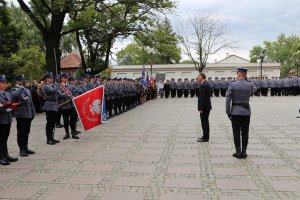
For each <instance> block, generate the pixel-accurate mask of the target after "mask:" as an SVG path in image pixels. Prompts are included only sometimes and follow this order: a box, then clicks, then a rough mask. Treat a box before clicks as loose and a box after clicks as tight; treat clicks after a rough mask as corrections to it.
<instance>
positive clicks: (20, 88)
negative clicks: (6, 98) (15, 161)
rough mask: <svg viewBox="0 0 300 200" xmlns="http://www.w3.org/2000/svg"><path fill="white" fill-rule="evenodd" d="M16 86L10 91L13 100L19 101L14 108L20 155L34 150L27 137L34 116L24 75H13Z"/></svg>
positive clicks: (26, 154)
mask: <svg viewBox="0 0 300 200" xmlns="http://www.w3.org/2000/svg"><path fill="white" fill-rule="evenodd" d="M15 81H16V87H14V88H13V89H12V91H11V94H12V98H13V101H14V102H15V103H19V106H18V107H17V108H16V110H15V117H16V119H17V141H18V146H19V149H20V156H28V155H29V154H34V153H35V152H34V151H32V150H30V149H29V148H28V138H29V133H30V127H31V122H32V120H33V118H34V116H35V108H34V105H33V100H32V95H31V91H30V90H29V89H28V88H26V87H24V82H23V81H24V75H23V74H22V75H19V76H16V77H15Z"/></svg>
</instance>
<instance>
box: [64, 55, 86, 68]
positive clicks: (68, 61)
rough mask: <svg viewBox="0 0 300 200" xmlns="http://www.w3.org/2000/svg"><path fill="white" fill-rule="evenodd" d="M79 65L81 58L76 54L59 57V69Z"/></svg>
mask: <svg viewBox="0 0 300 200" xmlns="http://www.w3.org/2000/svg"><path fill="white" fill-rule="evenodd" d="M80 65H81V58H80V56H79V55H78V54H75V53H71V54H69V55H67V56H66V57H64V58H63V59H61V61H60V68H61V69H72V68H78V67H80Z"/></svg>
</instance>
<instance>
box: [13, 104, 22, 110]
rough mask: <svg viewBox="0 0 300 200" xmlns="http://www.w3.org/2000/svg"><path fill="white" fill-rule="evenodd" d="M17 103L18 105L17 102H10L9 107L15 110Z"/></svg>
mask: <svg viewBox="0 0 300 200" xmlns="http://www.w3.org/2000/svg"><path fill="white" fill-rule="evenodd" d="M18 105H20V104H19V103H12V104H11V109H13V110H15V109H16V108H17V106H18Z"/></svg>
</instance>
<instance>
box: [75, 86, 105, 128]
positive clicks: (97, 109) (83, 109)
mask: <svg viewBox="0 0 300 200" xmlns="http://www.w3.org/2000/svg"><path fill="white" fill-rule="evenodd" d="M73 103H74V105H75V108H76V111H77V114H78V116H79V119H80V121H81V124H82V127H83V129H84V130H85V131H87V130H90V129H92V128H94V127H97V126H99V125H100V124H102V122H103V112H102V110H103V105H104V86H99V87H97V88H95V89H92V90H90V91H88V92H86V93H84V94H82V95H80V96H77V97H75V98H73Z"/></svg>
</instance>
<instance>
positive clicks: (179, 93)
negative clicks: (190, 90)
mask: <svg viewBox="0 0 300 200" xmlns="http://www.w3.org/2000/svg"><path fill="white" fill-rule="evenodd" d="M177 97H178V98H181V97H182V90H177Z"/></svg>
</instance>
